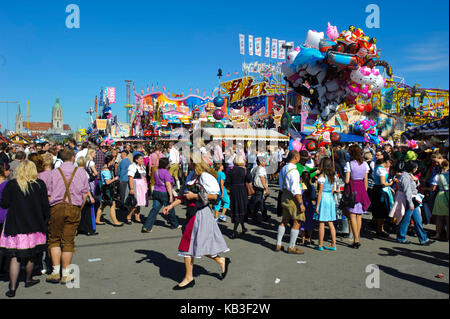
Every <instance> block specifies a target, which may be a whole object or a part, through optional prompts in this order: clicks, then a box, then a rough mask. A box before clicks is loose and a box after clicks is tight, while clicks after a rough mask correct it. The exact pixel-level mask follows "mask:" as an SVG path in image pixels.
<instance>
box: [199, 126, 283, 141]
mask: <svg viewBox="0 0 450 319" xmlns="http://www.w3.org/2000/svg"><path fill="white" fill-rule="evenodd" d="M203 133H204V136H207V137H211V139H212V140H234V141H279V142H289V137H288V136H286V135H284V134H281V133H279V132H277V131H275V130H266V129H236V128H204V129H203ZM206 139H208V138H206Z"/></svg>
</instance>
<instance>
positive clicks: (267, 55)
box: [264, 38, 270, 58]
mask: <svg viewBox="0 0 450 319" xmlns="http://www.w3.org/2000/svg"><path fill="white" fill-rule="evenodd" d="M264 57H266V58H268V57H270V38H266V51H265V53H264Z"/></svg>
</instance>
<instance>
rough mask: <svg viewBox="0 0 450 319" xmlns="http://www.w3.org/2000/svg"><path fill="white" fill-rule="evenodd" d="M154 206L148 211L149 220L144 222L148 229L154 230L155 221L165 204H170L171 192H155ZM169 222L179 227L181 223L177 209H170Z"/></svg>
mask: <svg viewBox="0 0 450 319" xmlns="http://www.w3.org/2000/svg"><path fill="white" fill-rule="evenodd" d="M152 199H153V207H152V209H151V210H150V213H148V217H147V220H146V221H145V223H144V228H145V229H147V230H152V227H153V224H154V223H155V220H156V216H157V215H158V213H159V211H160V210H161V208H162V207H163V206H167V205H169V194H167V192H166V193H163V192H155V191H154V192H153V194H152ZM169 222H170V224H171V225H172V227H173V228H177V227H178V225H179V222H178V218H177V216H176V215H175V209H171V210H170V211H169Z"/></svg>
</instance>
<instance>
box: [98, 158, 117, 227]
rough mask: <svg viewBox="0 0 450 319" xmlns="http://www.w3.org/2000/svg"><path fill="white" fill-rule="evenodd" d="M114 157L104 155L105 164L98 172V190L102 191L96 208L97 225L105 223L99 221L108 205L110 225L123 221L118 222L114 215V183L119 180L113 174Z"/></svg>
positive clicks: (115, 193) (115, 225)
mask: <svg viewBox="0 0 450 319" xmlns="http://www.w3.org/2000/svg"><path fill="white" fill-rule="evenodd" d="M115 160H116V159H115V158H114V157H112V156H111V155H107V156H106V157H105V165H104V166H103V169H102V171H101V172H100V190H101V192H102V202H101V204H100V207H99V208H98V210H97V218H96V219H95V223H96V224H97V225H104V224H105V223H104V222H102V221H101V218H102V214H103V210H104V209H105V208H106V207H107V206H110V210H109V216H110V217H111V221H112V225H113V226H114V227H122V226H123V223H121V222H119V221H118V220H117V217H116V197H117V191H116V189H117V187H115V184H116V183H117V181H118V180H119V177H118V176H114V175H115V174H114V171H113V168H114V162H115Z"/></svg>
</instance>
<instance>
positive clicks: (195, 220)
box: [164, 160, 230, 290]
mask: <svg viewBox="0 0 450 319" xmlns="http://www.w3.org/2000/svg"><path fill="white" fill-rule="evenodd" d="M189 166H190V168H191V169H192V170H193V172H191V173H190V174H189V176H188V178H187V183H186V186H185V187H183V188H182V190H181V192H180V194H182V196H183V200H180V199H177V200H176V201H174V202H173V203H172V204H170V205H169V206H167V207H165V208H164V214H168V213H169V211H170V210H171V209H173V208H175V207H176V206H178V205H179V204H181V203H182V202H184V203H186V204H187V205H188V210H190V211H191V212H190V214H189V215H190V216H192V217H191V218H190V219H189V221H188V223H187V226H186V229H185V230H184V232H183V236H182V238H181V242H180V245H179V247H178V252H179V253H178V255H179V256H182V257H184V265H185V268H186V272H185V276H184V279H183V281H182V282H180V283H179V284H178V285H176V286H175V287H174V288H173V289H174V290H183V289H186V288H190V287H193V286H194V285H195V280H194V277H193V273H192V270H193V267H194V258H200V257H202V256H206V257H208V258H211V259H213V260H214V261H215V262H217V263H218V264H219V266H220V269H221V277H220V279H221V280H223V279H224V278H225V276H226V275H227V272H228V265H229V263H230V259H229V258H224V257H220V256H219V254H221V253H224V252H227V251H229V249H228V247H227V244H226V243H225V240H224V238H223V236H222V233H221V232H220V229H219V226H218V225H217V223H216V221H215V219H214V215H213V213H212V211H211V209H210V207H209V204H210V201H215V200H217V195H218V194H219V192H220V188H219V184H218V183H217V180H216V178H217V174H216V172H215V171H214V170H213V169H211V168H210V167H209V165H208V164H207V163H206V162H205V161H204V160H202V161H201V162H200V163H193V161H191V163H189Z"/></svg>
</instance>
